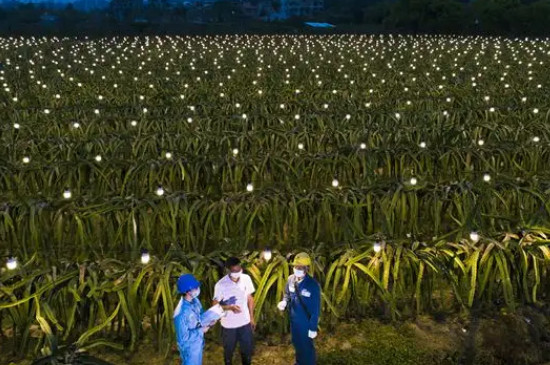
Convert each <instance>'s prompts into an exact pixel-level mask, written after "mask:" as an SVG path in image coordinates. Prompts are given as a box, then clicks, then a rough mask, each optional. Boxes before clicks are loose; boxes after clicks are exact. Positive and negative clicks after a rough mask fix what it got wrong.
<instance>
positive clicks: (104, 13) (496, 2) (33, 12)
mask: <svg viewBox="0 0 550 365" xmlns="http://www.w3.org/2000/svg"><path fill="white" fill-rule="evenodd" d="M124 1H125V0H112V1H111V3H110V4H109V6H107V7H106V8H104V9H96V10H93V11H86V12H85V11H82V10H79V7H77V6H75V4H68V5H67V6H65V7H57V8H56V7H55V6H53V5H51V4H47V3H41V4H33V3H9V4H8V3H3V5H0V35H29V34H45V35H48V34H52V35H53V34H56V35H81V34H86V35H91V36H93V35H103V36H104V35H110V34H130V35H131V34H141V33H157V34H158V33H161V34H162V33H166V34H175V33H187V32H192V33H201V32H204V33H217V32H222V33H223V32H229V33H231V32H255V33H261V32H265V33H269V32H288V31H291V32H301V31H314V30H311V29H310V30H307V29H306V28H305V26H304V24H303V23H304V22H305V21H322V22H329V23H333V24H335V25H337V28H336V29H335V30H330V32H334V31H336V32H338V31H346V32H347V31H353V32H377V33H379V32H381V33H412V34H417V33H443V34H480V35H504V36H537V37H539V36H547V35H548V34H549V33H550V27H548V26H547V22H548V19H550V0H471V1H468V0H326V2H325V10H324V11H322V12H321V13H318V14H315V15H313V16H312V17H308V18H306V17H294V18H291V19H288V20H285V21H277V22H265V21H261V20H260V19H258V17H259V16H261V15H265V14H263V13H262V14H258V17H256V19H255V18H254V17H250V16H249V15H248V16H247V15H245V14H243V12H242V9H241V7H240V6H238V4H236V3H234V2H232V1H230V0H221V1H219V2H217V3H215V4H214V6H212V7H209V8H203V9H197V8H185V7H183V5H180V6H178V5H173V4H169V3H168V2H167V1H165V0H153V1H150V2H149V3H148V4H147V5H145V6H143V7H139V8H137V9H136V8H132V7H120V6H119V4H121V3H124ZM253 2H254V3H261V2H262V0H253ZM280 5H281V3H280V0H272V1H271V4H270V6H271V8H273V9H279V8H280ZM266 8H269V7H263V9H266ZM317 32H326V31H318V30H317Z"/></svg>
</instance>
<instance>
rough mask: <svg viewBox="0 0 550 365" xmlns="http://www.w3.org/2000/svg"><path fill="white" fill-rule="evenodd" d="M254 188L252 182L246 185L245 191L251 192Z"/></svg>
mask: <svg viewBox="0 0 550 365" xmlns="http://www.w3.org/2000/svg"><path fill="white" fill-rule="evenodd" d="M253 190H254V186H253V185H252V184H248V185H246V191H248V192H251V191H253Z"/></svg>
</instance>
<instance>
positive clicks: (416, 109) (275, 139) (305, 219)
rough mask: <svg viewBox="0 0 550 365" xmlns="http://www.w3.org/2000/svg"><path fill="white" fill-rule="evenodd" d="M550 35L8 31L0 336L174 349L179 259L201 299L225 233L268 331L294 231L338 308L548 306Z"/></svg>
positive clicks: (47, 343)
mask: <svg viewBox="0 0 550 365" xmlns="http://www.w3.org/2000/svg"><path fill="white" fill-rule="evenodd" d="M548 55H550V45H549V44H548V42H546V41H541V40H528V41H520V40H515V41H513V40H506V39H502V38H480V37H463V38H460V37H446V36H422V37H412V36H399V37H388V36H386V37H371V36H322V37H312V36H269V37H268V36H264V37H262V36H234V37H230V36H224V37H222V36H217V37H157V38H148V37H147V38H130V37H126V38H123V37H121V38H116V39H102V40H93V41H75V40H72V39H58V38H40V39H38V38H19V39H2V40H0V58H1V59H3V60H5V63H4V64H3V69H2V70H0V82H1V84H2V92H1V94H0V104H1V107H0V120H2V121H3V124H2V128H1V130H0V133H1V134H0V201H1V202H2V205H1V206H0V254H1V255H2V256H3V257H5V258H6V259H8V258H10V257H13V258H16V259H17V260H18V261H17V262H18V264H19V265H18V266H17V268H13V266H15V261H13V259H12V260H11V261H10V262H9V264H10V267H11V268H12V269H11V270H8V269H2V270H3V271H2V272H1V274H0V323H1V324H2V326H1V327H2V332H0V333H1V335H2V337H3V340H6V341H2V342H4V343H9V347H10V349H11V351H13V353H14V354H25V353H28V352H29V351H30V352H34V353H38V352H42V354H43V355H48V354H49V353H50V352H51V349H52V348H54V349H55V348H56V346H57V345H58V344H75V345H76V346H77V347H78V348H94V347H96V346H100V345H101V346H105V345H106V346H111V347H114V348H120V347H121V346H122V345H124V346H125V347H126V348H127V349H128V350H129V351H130V352H131V351H134V350H135V349H136V348H137V347H138V346H139V344H140V342H141V341H143V340H144V339H150V340H151V341H152V342H153V344H154V346H155V348H156V349H157V350H159V351H160V352H161V353H162V354H168V353H169V352H170V349H171V347H172V340H173V338H174V336H173V328H172V313H173V310H174V305H175V303H176V301H177V299H178V298H177V297H176V295H177V294H176V291H175V287H174V284H175V279H176V278H177V277H178V276H179V275H180V274H182V273H184V272H193V273H195V274H196V275H197V276H198V277H199V278H200V280H201V281H202V282H203V285H204V288H203V289H204V290H203V292H204V293H206V294H205V295H206V296H205V297H204V299H205V300H207V299H208V293H212V290H213V285H214V283H215V282H216V281H217V280H218V279H219V278H220V276H221V275H222V270H223V265H222V262H223V259H224V258H225V257H227V255H229V254H230V253H237V254H239V255H241V256H242V257H243V259H244V261H245V262H246V263H247V266H246V269H247V272H248V273H250V274H251V276H252V278H253V280H254V282H255V283H256V286H257V293H256V296H255V299H256V312H255V314H256V316H257V320H258V321H257V322H258V323H259V324H260V328H259V331H260V332H261V333H263V334H269V333H279V334H284V333H286V332H287V325H286V321H285V319H284V318H283V317H281V316H279V315H278V314H277V313H276V308H275V303H276V302H277V301H278V300H279V299H280V297H281V295H282V290H283V285H284V283H285V280H286V278H287V277H288V274H289V265H288V262H289V261H288V260H289V258H290V257H289V256H288V255H287V254H292V253H294V252H296V251H298V250H301V249H307V250H309V251H310V252H311V253H312V255H313V257H314V260H315V265H314V269H313V274H314V275H315V277H316V278H317V279H318V280H319V281H320V282H321V285H322V287H323V313H324V316H323V323H322V326H323V327H324V328H325V329H326V328H329V327H331V326H333V325H334V324H335V323H336V322H339V321H342V320H344V319H350V318H354V317H360V318H363V317H365V316H368V315H370V316H379V317H382V318H386V319H393V320H397V319H407V318H414V317H416V316H418V315H420V314H422V313H431V314H434V313H458V314H462V315H467V314H472V313H477V312H479V311H496V310H505V311H507V312H513V311H515V310H516V308H517V307H518V306H522V305H530V306H535V307H539V306H544V305H546V304H547V302H548V298H547V294H548V289H549V284H550V281H549V280H548V279H549V278H548V267H549V266H548V261H549V260H550V248H549V247H548V243H549V238H548V235H549V234H550V228H549V218H548V217H549V216H548V213H550V184H549V183H550V179H549V176H548V166H549V162H550V153H549V151H550V150H549V149H548V145H549V144H550V124H549V123H548V115H549V106H548V99H547V97H546V95H547V92H548V90H547V89H548V81H549V80H548V78H549V77H550V76H549V74H548V73H547V72H546V67H547V66H546V63H547V62H548ZM268 249H269V250H270V251H268ZM143 250H147V253H145V252H144V251H143ZM268 252H270V253H271V257H270V255H268V254H267V253H268ZM142 253H143V254H144V255H143V256H141V255H142ZM148 255H150V257H151V260H150V261H149V260H147V259H146V258H147V257H149V256H148ZM140 258H143V263H142V262H141V261H140Z"/></svg>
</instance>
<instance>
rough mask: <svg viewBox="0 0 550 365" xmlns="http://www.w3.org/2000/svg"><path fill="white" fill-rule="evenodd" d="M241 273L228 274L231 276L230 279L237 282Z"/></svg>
mask: <svg viewBox="0 0 550 365" xmlns="http://www.w3.org/2000/svg"><path fill="white" fill-rule="evenodd" d="M242 273H243V271H242V270H241V271H239V272H232V273H229V276H231V278H233V279H235V280H237V279H238V278H240V277H241V274H242Z"/></svg>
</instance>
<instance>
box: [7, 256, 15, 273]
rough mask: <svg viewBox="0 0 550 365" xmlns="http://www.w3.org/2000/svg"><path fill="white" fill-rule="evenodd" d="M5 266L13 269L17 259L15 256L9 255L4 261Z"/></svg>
mask: <svg viewBox="0 0 550 365" xmlns="http://www.w3.org/2000/svg"><path fill="white" fill-rule="evenodd" d="M6 267H7V268H8V270H15V269H16V268H17V259H16V258H15V257H10V258H9V259H8V261H7V262H6Z"/></svg>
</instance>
